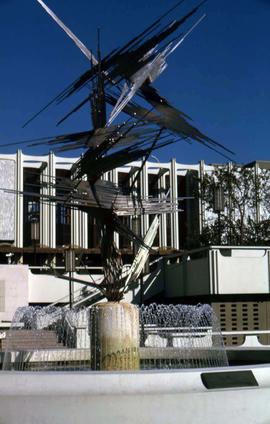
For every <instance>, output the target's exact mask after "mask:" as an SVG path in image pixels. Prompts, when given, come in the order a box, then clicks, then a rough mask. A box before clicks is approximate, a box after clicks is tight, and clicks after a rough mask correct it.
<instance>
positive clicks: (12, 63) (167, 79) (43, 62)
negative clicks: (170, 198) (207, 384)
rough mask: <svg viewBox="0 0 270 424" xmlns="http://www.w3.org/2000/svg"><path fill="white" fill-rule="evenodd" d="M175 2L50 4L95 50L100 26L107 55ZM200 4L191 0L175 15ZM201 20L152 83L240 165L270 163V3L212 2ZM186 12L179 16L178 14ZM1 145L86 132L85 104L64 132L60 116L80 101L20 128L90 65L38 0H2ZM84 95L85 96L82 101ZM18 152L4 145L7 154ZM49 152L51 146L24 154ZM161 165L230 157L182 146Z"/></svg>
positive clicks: (163, 156) (164, 153)
mask: <svg viewBox="0 0 270 424" xmlns="http://www.w3.org/2000/svg"><path fill="white" fill-rule="evenodd" d="M174 3H175V0H174V1H171V0H136V1H131V0H125V1H124V0H110V1H109V0H99V1H90V0H47V4H48V5H49V7H51V8H52V9H53V10H54V11H55V12H56V14H57V15H58V16H59V17H60V18H61V19H63V21H64V22H65V23H66V25H67V26H69V27H70V28H71V29H72V30H73V32H74V33H75V34H76V35H77V36H78V37H79V38H80V39H81V40H82V41H83V42H84V43H85V44H86V45H87V46H88V47H89V48H90V49H93V50H95V48H96V32H97V27H100V28H101V39H102V51H103V53H104V54H106V53H108V52H109V51H110V50H112V49H113V48H115V47H119V46H121V44H123V43H124V42H126V41H128V40H129V39H130V38H131V37H133V36H135V35H136V34H137V33H138V32H140V31H141V30H143V29H144V28H145V27H146V26H147V25H148V24H150V23H151V22H152V21H153V20H154V19H156V18H157V17H158V16H159V15H160V14H162V13H163V12H164V11H166V10H167V9H168V8H169V7H170V6H172V5H173V4H174ZM195 4H196V2H195V1H194V0H186V1H185V3H184V5H183V7H180V8H179V9H178V10H177V12H175V14H174V15H173V16H174V17H178V16H179V15H180V16H181V14H182V13H183V14H184V13H185V12H186V11H187V10H188V9H190V8H191V7H193V6H194V5H195ZM202 12H205V13H206V14H207V18H206V19H205V20H204V21H203V23H202V24H201V25H200V26H199V27H198V28H197V29H196V30H195V31H194V32H193V33H192V35H191V36H190V37H189V38H188V39H186V40H185V42H184V44H183V45H182V46H181V47H180V48H179V49H178V50H177V51H176V52H175V53H174V55H172V56H170V58H169V66H168V68H167V69H166V71H165V72H164V73H163V74H162V76H161V77H160V78H159V79H158V80H157V81H156V82H155V86H156V87H157V88H158V89H160V92H161V93H162V94H163V95H165V97H167V98H168V99H169V100H170V101H171V102H172V103H173V104H174V105H175V106H176V107H178V108H179V109H181V110H183V111H184V112H186V113H187V114H188V115H189V116H191V117H192V118H193V121H194V124H195V126H197V127H198V128H200V130H201V131H202V132H204V133H205V134H207V135H208V136H209V137H212V138H213V139H215V140H217V141H218V142H220V143H222V144H224V145H226V146H227V147H228V148H230V149H231V150H233V151H234V152H235V153H236V156H235V160H236V161H237V162H241V163H246V162H250V161H252V160H256V159H261V160H262V159H264V160H270V147H269V138H268V132H269V130H268V127H269V116H268V115H269V102H270V82H269V74H270V49H269V40H270V1H268V0H208V2H207V3H206V4H205V5H204V6H203V8H202ZM178 14H179V15H178ZM0 40H1V42H0V49H1V54H0V75H1V79H0V84H1V95H0V146H1V144H5V143H9V142H12V141H17V140H24V139H29V138H36V137H42V136H47V135H55V134H61V133H66V132H70V131H77V130H87V129H88V128H89V126H90V114H89V110H88V108H87V107H85V108H84V110H83V111H81V112H80V113H77V114H76V115H74V116H73V117H72V118H71V119H70V120H68V121H67V122H66V123H65V124H63V125H62V126H61V127H56V122H57V120H58V118H61V117H62V116H63V113H64V112H65V111H68V110H70V109H71V107H72V106H73V105H75V104H76V99H75V98H73V99H72V100H71V101H70V102H69V103H65V104H64V105H63V106H61V107H58V106H53V107H52V108H50V109H49V110H47V112H45V113H44V114H42V115H41V116H40V117H39V118H38V119H36V120H35V121H34V122H33V123H32V124H31V125H29V126H28V127H26V128H24V129H23V128H22V124H23V123H24V122H25V121H26V120H27V119H28V118H29V117H30V116H31V115H32V114H33V113H34V112H36V111H37V110H39V108H40V107H42V106H43V105H45V104H46V102H47V101H48V100H50V99H51V98H52V97H53V96H54V95H55V94H57V93H58V92H60V91H61V90H62V89H63V88H65V87H66V85H68V84H69V83H70V82H72V81H73V80H74V79H75V78H76V77H78V76H79V75H80V74H81V73H83V72H84V71H85V70H86V69H87V68H88V62H87V59H86V58H85V57H84V56H83V55H82V54H81V52H80V51H79V50H78V48H77V47H76V46H75V45H74V44H73V43H72V41H71V40H69V39H68V38H67V36H66V35H65V34H64V33H63V32H62V30H61V29H60V28H59V27H58V26H57V25H56V24H55V23H54V22H53V21H52V20H51V19H50V17H49V16H48V15H47V14H46V13H45V12H44V11H43V9H42V8H41V7H40V6H39V4H38V3H37V2H36V0H0ZM79 98H80V97H79ZM16 148H17V147H16V146H10V147H8V148H5V149H4V148H3V147H2V148H1V147H0V149H1V151H2V152H3V153H4V152H5V153H9V152H14V151H16ZM23 150H24V151H25V152H27V153H33V154H38V153H45V152H46V150H47V148H46V147H44V148H25V147H23ZM155 155H156V156H158V158H159V159H160V160H161V161H162V160H169V159H170V158H171V157H176V158H177V161H178V162H182V163H194V162H197V161H198V160H200V159H204V160H205V161H206V162H207V163H221V162H224V161H225V160H224V159H223V158H222V157H220V156H218V155H217V154H216V153H214V152H212V151H211V150H208V149H206V148H203V147H201V146H199V145H198V144H197V143H195V142H194V143H192V145H189V144H186V143H184V142H182V143H178V144H176V145H173V146H170V147H168V148H166V149H164V150H160V151H158V152H156V154H155Z"/></svg>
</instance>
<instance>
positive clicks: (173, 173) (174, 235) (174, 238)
mask: <svg viewBox="0 0 270 424" xmlns="http://www.w3.org/2000/svg"><path fill="white" fill-rule="evenodd" d="M170 187H171V201H172V202H173V203H176V204H177V203H178V200H177V199H178V188H177V167H176V160H175V159H172V160H171V169H170ZM178 228H179V224H178V212H173V213H172V214H171V244H172V247H174V248H175V249H179V231H178Z"/></svg>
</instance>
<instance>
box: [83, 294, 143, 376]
mask: <svg viewBox="0 0 270 424" xmlns="http://www.w3.org/2000/svg"><path fill="white" fill-rule="evenodd" d="M90 319H91V325H90V328H91V367H92V369H93V370H107V371H121V370H137V369H139V365H140V358H139V340H140V338H139V311H138V308H137V307H136V306H135V305H131V304H129V303H124V302H106V303H100V304H98V305H96V306H95V307H94V308H92V310H91V318H90Z"/></svg>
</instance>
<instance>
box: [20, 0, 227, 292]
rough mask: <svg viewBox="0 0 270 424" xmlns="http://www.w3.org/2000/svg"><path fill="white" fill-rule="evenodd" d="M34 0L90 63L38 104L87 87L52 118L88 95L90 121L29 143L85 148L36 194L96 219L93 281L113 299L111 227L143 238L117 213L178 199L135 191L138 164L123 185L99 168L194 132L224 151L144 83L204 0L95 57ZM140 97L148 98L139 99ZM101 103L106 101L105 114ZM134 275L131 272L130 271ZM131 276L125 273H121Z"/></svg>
mask: <svg viewBox="0 0 270 424" xmlns="http://www.w3.org/2000/svg"><path fill="white" fill-rule="evenodd" d="M37 1H38V3H39V4H40V5H41V6H42V7H43V8H44V9H45V10H46V12H47V13H48V14H49V15H50V16H51V17H52V18H53V19H54V21H55V22H56V23H57V24H58V25H59V26H60V27H61V28H62V29H63V30H64V31H65V32H66V33H67V35H68V36H69V37H70V38H71V39H72V40H73V42H74V43H75V44H76V45H77V46H78V47H79V49H80V50H81V51H82V53H83V54H84V55H85V56H86V57H87V58H88V60H89V61H90V69H88V70H87V71H86V72H85V73H83V74H82V75H81V76H80V77H79V78H78V79H77V80H76V81H74V82H73V83H71V84H70V85H69V87H67V88H66V89H65V90H64V91H62V92H61V93H60V94H59V95H58V96H56V97H55V99H53V100H52V101H51V102H50V103H49V104H48V105H47V106H45V108H43V109H42V111H43V110H45V109H46V108H47V107H48V106H49V105H51V104H52V103H55V102H56V103H59V102H63V101H64V100H65V99H67V98H68V97H70V96H72V94H74V93H76V92H78V91H80V90H82V89H87V90H88V93H87V96H86V97H85V98H84V99H83V100H82V101H81V102H80V103H79V104H78V105H76V107H74V108H73V109H72V110H71V111H70V112H69V113H68V114H67V115H66V116H64V117H63V118H62V119H61V120H60V121H59V122H58V125H59V124H60V123H62V122H63V121H65V120H66V119H67V118H68V117H69V116H70V115H72V114H73V113H75V112H77V111H78V110H80V109H81V108H82V107H83V106H84V105H85V104H87V103H89V102H90V105H91V115H92V128H91V129H90V130H89V131H84V132H79V133H71V134H64V135H61V136H56V137H53V138H47V139H46V138H45V139H42V140H41V141H39V140H37V141H36V142H34V143H33V142H32V143H31V144H30V145H32V146H33V145H37V144H42V145H44V144H47V145H48V146H50V148H51V149H53V150H54V151H56V152H63V151H68V150H74V149H82V148H83V149H84V150H85V152H84V154H83V155H82V156H81V158H80V159H79V160H78V161H77V163H75V164H74V166H73V168H72V178H71V180H69V179H66V178H62V179H61V180H59V179H58V180H56V181H55V185H54V188H58V189H59V188H61V193H62V194H61V196H50V197H47V198H45V197H44V196H42V200H43V201H49V202H59V203H64V204H65V205H66V206H68V207H70V208H77V209H80V210H83V211H87V212H88V213H89V214H91V215H92V216H94V217H95V218H96V219H97V222H98V224H99V227H100V233H101V253H102V258H103V266H104V280H103V283H102V284H101V285H100V286H99V288H100V289H101V290H102V291H103V293H104V294H105V296H106V297H107V299H108V300H120V298H121V297H122V296H123V290H122V289H123V287H125V280H127V279H125V278H123V277H122V261H121V257H120V254H119V252H118V250H117V248H116V246H115V244H114V237H113V235H114V231H117V232H119V233H121V234H124V235H125V236H126V237H128V238H129V239H130V240H132V241H133V242H134V243H137V244H139V245H142V246H146V243H145V242H144V241H143V240H142V239H141V237H140V236H139V235H138V234H135V233H134V232H132V230H131V229H130V228H128V227H127V226H125V225H124V224H123V222H121V220H120V219H119V217H120V216H133V215H136V216H140V215H142V214H156V210H157V206H158V210H159V213H171V212H172V211H176V210H177V209H178V202H179V199H171V200H168V199H166V198H150V197H147V198H141V197H139V196H138V193H137V191H136V189H135V183H136V179H138V176H139V174H140V170H139V172H137V175H136V176H135V178H134V181H133V183H132V184H131V186H130V188H129V189H128V191H124V190H123V189H122V188H121V187H118V186H116V185H115V184H113V183H111V182H108V181H105V180H104V179H103V176H104V174H105V173H106V172H108V171H111V170H113V169H114V168H116V167H119V166H123V165H125V164H127V163H129V162H131V161H134V160H138V159H142V160H143V163H145V161H146V160H147V158H148V157H149V155H150V154H151V152H153V151H154V150H156V149H158V148H161V147H164V146H166V145H169V144H171V143H175V142H178V141H179V140H188V139H190V140H195V141H197V142H199V143H201V144H203V145H204V146H207V147H209V148H211V149H214V150H217V151H219V152H220V153H221V154H223V155H225V156H226V155H227V154H232V152H231V151H229V150H228V149H227V148H226V147H224V146H222V145H220V144H219V143H217V142H216V141H214V140H212V139H211V138H209V137H208V136H206V135H204V134H203V133H202V132H201V131H200V130H198V129H197V128H195V127H194V126H193V125H192V124H191V123H190V118H189V117H188V116H187V115H185V114H184V113H183V112H181V111H180V110H178V109H176V108H175V107H173V106H172V105H171V104H170V103H169V102H168V101H167V100H166V99H165V98H164V97H163V96H161V95H160V94H159V93H158V91H157V90H156V89H155V88H154V87H153V85H152V83H153V82H154V81H155V79H156V78H157V77H158V76H159V75H160V74H161V73H162V72H163V71H164V70H165V68H166V67H167V58H168V56H169V55H170V54H171V53H173V52H174V51H175V50H176V49H177V48H178V47H179V46H180V45H181V44H182V42H183V41H184V40H185V38H186V37H187V36H188V35H189V34H190V33H191V32H192V31H193V30H194V29H195V27H196V26H197V25H198V24H199V23H200V22H201V21H202V20H203V18H204V17H205V15H202V16H200V17H199V19H197V20H196V21H195V23H193V24H192V25H191V26H190V27H189V28H188V29H187V30H186V31H185V32H179V29H180V28H181V29H182V26H183V25H184V24H186V23H187V22H189V21H190V20H191V19H193V17H194V16H195V15H196V13H197V12H198V11H199V9H200V8H201V6H202V4H203V3H204V1H203V2H201V3H200V4H199V5H197V6H196V7H194V8H193V9H192V10H191V11H190V12H189V13H187V14H186V15H185V16H183V17H181V18H178V19H176V20H172V21H169V22H167V23H165V20H166V19H167V18H168V16H169V15H170V14H171V13H172V12H174V11H175V10H176V9H177V8H178V7H179V6H180V5H181V4H182V3H183V2H184V0H182V1H179V2H178V3H177V4H176V5H175V6H174V7H172V8H171V9H170V10H169V11H168V12H166V13H165V14H164V15H162V16H161V17H160V18H159V19H157V20H156V21H155V22H153V23H152V24H151V25H150V26H149V27H147V28H146V29H145V30H144V31H142V32H141V33H140V34H139V35H137V36H136V37H134V38H133V39H132V40H131V41H129V42H128V43H126V44H125V45H124V46H123V47H121V48H119V49H116V50H113V51H112V52H111V53H109V54H108V55H107V56H105V57H104V58H101V53H100V46H99V45H98V55H97V58H95V57H94V56H93V54H92V52H91V51H90V50H89V49H88V48H87V47H86V46H85V45H84V44H83V43H82V42H81V41H80V40H79V39H78V38H77V37H76V36H75V34H73V32H72V31H71V30H70V29H69V28H67V26H66V25H65V24H64V23H63V22H62V21H61V20H60V19H59V18H58V17H57V16H56V15H55V13H54V12H53V11H52V10H51V9H50V8H49V7H48V6H47V5H46V4H45V3H44V1H43V0H37ZM98 38H99V37H98ZM145 103H146V104H148V105H149V106H148V107H147V106H145ZM107 105H110V106H111V107H112V110H111V113H110V116H109V117H108V118H107ZM42 111H40V112H42ZM40 112H38V113H37V114H35V115H34V116H33V117H32V118H31V119H30V120H28V121H27V122H26V124H25V125H27V124H29V123H30V122H31V121H32V120H33V119H34V118H36V117H37V116H38V115H39V113H40ZM121 112H124V113H125V114H126V115H127V118H126V120H125V121H120V123H117V124H116V123H115V119H116V118H117V117H118V116H119V114H120V113H121ZM85 176H86V177H87V178H85ZM137 277H138V274H137V272H135V273H134V278H137ZM131 280H132V277H131V276H129V277H128V281H129V282H131Z"/></svg>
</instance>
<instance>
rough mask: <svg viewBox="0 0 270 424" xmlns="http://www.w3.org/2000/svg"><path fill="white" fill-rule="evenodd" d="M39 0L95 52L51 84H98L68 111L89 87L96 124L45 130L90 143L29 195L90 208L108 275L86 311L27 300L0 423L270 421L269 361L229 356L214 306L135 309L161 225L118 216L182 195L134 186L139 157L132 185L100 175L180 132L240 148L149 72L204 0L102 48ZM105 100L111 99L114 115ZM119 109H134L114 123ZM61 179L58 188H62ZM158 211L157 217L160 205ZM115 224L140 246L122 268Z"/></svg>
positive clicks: (163, 206)
mask: <svg viewBox="0 0 270 424" xmlns="http://www.w3.org/2000/svg"><path fill="white" fill-rule="evenodd" d="M37 1H38V3H39V4H40V5H41V6H42V7H43V8H44V9H45V10H46V12H47V13H49V15H50V16H51V17H52V18H53V19H54V21H55V22H57V24H58V25H59V26H60V27H61V28H62V29H63V30H64V31H65V32H66V33H67V34H68V36H69V37H70V38H71V39H72V40H73V41H74V43H75V44H76V45H77V46H78V47H79V48H80V50H81V51H82V52H83V54H84V55H85V56H86V57H87V58H88V60H89V61H90V65H91V66H90V67H89V68H88V69H87V71H86V72H85V73H84V74H83V75H82V76H80V77H79V78H78V79H77V80H76V81H75V82H74V83H73V84H71V85H70V86H69V87H68V88H67V89H66V90H64V91H63V92H62V93H60V95H59V96H57V97H56V98H55V100H56V102H58V101H59V102H61V101H63V100H64V99H66V98H67V97H69V96H70V95H72V94H73V93H75V92H77V91H78V90H80V89H81V88H83V87H90V94H89V93H88V94H87V98H86V100H84V101H82V102H81V103H80V105H77V106H76V107H75V108H74V109H73V110H72V111H71V112H70V113H69V114H68V115H66V116H65V117H64V118H63V119H62V120H61V122H62V121H63V120H65V119H66V118H67V117H68V116H69V115H71V114H72V113H74V112H75V111H77V110H79V109H80V107H81V106H82V105H84V104H85V103H86V102H88V101H89V100H90V104H91V112H92V124H93V125H92V128H91V130H89V131H85V132H79V133H72V134H64V135H61V136H56V137H53V138H42V142H41V143H42V144H45V143H46V142H47V144H49V146H50V148H51V146H54V147H55V151H57V149H58V151H59V150H60V151H62V150H63V149H64V150H74V149H75V148H79V149H81V148H83V149H85V153H84V155H82V157H81V158H80V160H79V161H78V162H77V163H76V164H75V165H74V167H73V168H72V170H71V171H72V178H71V179H67V178H62V179H61V181H60V182H58V181H57V180H56V182H55V183H53V184H51V183H48V185H47V186H46V188H47V189H48V190H45V189H44V184H47V183H46V182H45V183H44V182H42V184H41V183H40V181H39V180H37V182H36V187H39V188H40V194H37V192H36V191H35V193H33V196H35V197H39V198H40V201H41V202H45V203H46V202H57V203H59V204H63V205H65V207H70V208H71V209H78V210H81V211H88V212H89V213H91V216H92V217H95V219H96V220H97V223H98V225H99V231H100V235H101V246H100V247H101V256H102V265H103V268H104V279H103V281H102V282H101V283H99V284H98V285H97V284H94V283H93V284H92V283H90V285H92V286H94V287H95V288H98V289H99V290H100V292H101V293H102V295H103V296H104V297H105V298H106V299H107V300H108V302H107V303H100V304H98V305H96V306H93V307H92V308H91V309H90V313H89V310H88V309H83V310H78V311H77V310H67V309H66V308H57V307H55V306H50V307H48V308H33V307H25V308H19V310H18V311H17V312H16V314H15V317H14V320H13V323H12V326H11V330H10V331H9V332H8V335H7V340H6V345H7V346H6V352H5V358H4V364H3V368H4V369H3V371H2V372H1V385H0V411H1V412H0V422H1V424H17V423H18V422H19V421H22V422H24V423H27V424H39V423H40V424H63V423H65V424H74V423H78V424H84V423H86V422H89V421H90V422H91V423H98V424H103V423H104V424H105V423H106V424H107V423H108V422H110V423H117V424H126V423H129V424H132V423H134V424H135V423H136V424H137V423H142V424H150V423H155V424H161V423H162V424H164V423H166V424H168V423H169V424H174V423H177V424H179V422H183V423H192V424H199V423H200V424H201V423H207V424H214V423H216V421H217V418H218V421H219V422H220V423H221V424H225V423H226V424H227V422H228V421H229V422H230V423H233V424H234V423H237V424H241V423H243V424H244V423H245V424H246V423H256V424H265V423H266V422H269V421H270V407H269V402H268V399H269V395H270V369H269V367H268V366H257V367H256V366H253V367H247V368H241V367H228V362H227V359H226V355H225V350H224V347H223V344H222V337H221V334H220V332H219V328H218V323H217V321H216V319H215V316H214V314H213V311H212V309H211V308H210V307H209V306H207V305H198V306H185V305H174V306H173V305H170V306H164V305H156V304H155V305H150V306H142V307H141V308H140V309H139V310H138V308H137V307H136V306H134V305H129V304H126V303H124V302H123V301H122V299H123V297H124V293H126V291H128V289H129V286H130V284H131V283H132V282H134V281H136V280H137V279H138V275H139V274H140V272H141V271H142V266H141V265H142V264H143V260H142V258H143V257H144V258H145V255H144V250H146V251H149V249H150V246H151V240H152V241H153V239H154V236H155V232H154V230H153V231H152V230H151V231H150V234H149V233H147V234H146V236H145V238H144V239H143V238H142V237H141V235H140V234H136V233H134V232H133V231H132V230H131V229H130V228H129V226H126V225H125V224H124V222H123V220H121V218H122V217H123V216H124V217H130V218H131V217H132V216H135V218H136V220H137V219H138V218H140V217H142V216H143V215H144V214H148V215H150V214H153V215H156V213H157V211H158V213H159V214H161V213H168V214H170V213H176V212H177V211H178V205H179V201H180V200H181V199H179V198H173V196H171V198H170V199H167V196H163V195H162V193H160V196H158V198H151V197H150V196H147V195H145V196H143V197H141V198H140V197H138V193H137V192H136V184H137V183H138V178H139V177H140V174H141V171H142V168H143V166H142V167H141V169H139V171H138V172H137V173H136V175H135V176H132V178H133V180H132V183H131V186H130V187H129V191H128V193H126V192H125V190H124V188H123V187H119V186H117V185H116V184H115V183H114V182H109V181H106V180H105V179H104V178H103V177H104V175H105V174H107V173H108V172H110V171H113V169H114V168H115V167H117V166H122V165H125V164H127V163H129V162H131V161H135V160H137V159H140V158H143V164H144V162H145V161H146V160H147V158H148V157H149V155H150V154H151V152H152V151H153V150H154V149H157V148H160V147H163V146H166V145H168V144H171V143H173V142H177V141H179V139H187V138H190V139H192V140H195V141H197V142H199V143H202V144H204V145H206V146H208V147H210V148H214V149H220V150H221V151H222V152H225V153H226V154H227V153H229V154H230V153H232V152H229V151H228V149H226V148H225V147H223V146H221V145H220V144H219V143H217V142H215V141H214V140H212V139H211V138H209V137H207V136H206V135H204V134H203V133H202V132H201V131H199V130H198V129H197V128H195V127H194V126H193V124H192V122H191V121H190V120H189V118H188V117H187V115H185V114H184V113H182V112H181V111H180V110H177V109H176V108H174V107H173V106H172V105H171V104H170V103H169V102H168V101H167V100H166V99H165V98H164V97H162V96H161V95H159V93H158V91H157V90H156V89H155V88H154V87H153V86H152V82H153V81H154V80H155V79H156V78H157V77H158V76H159V75H160V74H161V73H162V72H163V71H164V70H165V68H166V66H167V58H168V56H169V55H170V54H171V53H173V52H174V51H175V50H176V48H177V47H179V46H180V45H181V44H182V42H183V41H184V40H185V38H186V37H187V36H188V35H189V34H190V33H191V32H192V31H193V30H194V29H195V27H197V25H198V24H199V23H200V22H201V21H202V20H203V19H204V17H205V15H202V16H201V17H200V18H199V19H198V20H197V21H196V22H195V23H194V24H193V26H191V27H190V28H189V29H188V30H186V32H180V33H178V34H177V33H176V31H178V29H179V28H180V27H182V25H183V24H184V23H185V22H186V21H188V20H189V19H190V18H192V17H193V16H194V15H195V14H196V13H197V11H198V10H199V8H200V7H201V5H202V4H203V3H204V2H202V3H201V4H199V5H198V6H197V7H195V8H193V9H192V10H191V11H189V12H188V13H187V14H186V15H184V16H182V17H181V18H180V19H176V20H172V21H170V22H169V23H167V24H166V25H165V24H164V19H167V17H168V15H169V14H170V13H172V11H174V10H175V9H176V8H177V7H179V6H180V5H181V4H182V1H179V2H178V3H177V4H176V5H175V6H174V7H173V8H171V9H170V10H169V11H168V12H167V13H165V14H164V15H163V16H161V17H160V18H159V19H158V20H156V21H155V22H154V23H153V24H152V25H150V26H149V27H148V28H146V29H145V30H144V31H143V32H142V33H141V34H139V35H138V36H136V37H135V38H134V39H133V40H131V41H130V42H129V43H127V44H125V45H124V46H123V47H122V48H120V49H116V50H113V51H112V52H111V53H110V54H108V55H107V56H106V57H105V58H103V59H101V55H100V49H99V47H98V59H96V58H95V57H94V56H93V54H92V52H91V51H90V50H89V49H87V47H86V46H85V45H84V44H83V43H82V42H81V41H80V40H79V39H78V38H77V37H76V36H75V34H73V33H72V32H71V31H70V30H69V29H68V28H67V27H66V25H64V23H63V22H62V21H61V20H60V19H59V18H58V17H57V16H56V15H55V14H54V13H53V12H52V11H51V10H50V9H49V8H48V6H47V5H46V4H45V3H44V1H43V0H37ZM181 31H182V28H181ZM133 98H135V100H133ZM141 100H142V101H141ZM140 101H141V103H140ZM51 103H52V102H50V104H51ZM106 103H108V104H109V105H110V106H111V107H112V111H111V114H110V116H109V118H108V119H107V117H106ZM146 105H147V106H146ZM149 106H150V108H149ZM44 109H45V108H44ZM122 111H124V112H125V113H126V114H127V115H129V118H128V119H127V120H125V121H124V122H122V123H119V124H113V125H112V123H113V121H114V120H115V118H116V117H117V116H118V115H119V114H120V113H121V112H122ZM37 115H38V114H35V117H36V116H37ZM29 122H30V121H29ZM59 184H60V187H61V190H60V191H61V193H62V194H59V195H58V196H55V195H53V193H54V192H56V190H57V188H58V187H59ZM37 191H38V190H37ZM47 192H48V193H50V194H49V195H48V194H46V193H47ZM22 194H23V193H22ZM29 194H31V193H28V195H29ZM155 222H156V224H155V225H158V217H157V216H156V218H154V220H153V223H155ZM114 232H118V233H120V234H122V235H123V236H124V237H128V238H129V240H130V241H131V242H132V244H133V246H134V247H136V248H138V247H139V252H138V254H137V256H136V258H135V262H134V263H135V265H134V266H132V267H131V271H130V272H129V274H128V275H123V272H122V270H123V264H122V261H121V256H120V254H119V252H118V250H117V248H116V246H115V244H114ZM71 247H72V246H71ZM140 249H141V250H140ZM70 253H72V249H70ZM71 256H72V255H71ZM70 262H72V261H70ZM70 269H71V268H70ZM69 271H70V270H69ZM139 368H140V369H139ZM254 396H255V397H256V402H254Z"/></svg>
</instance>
